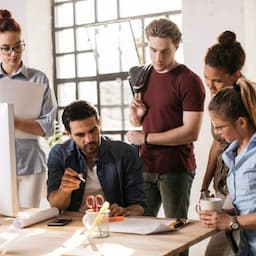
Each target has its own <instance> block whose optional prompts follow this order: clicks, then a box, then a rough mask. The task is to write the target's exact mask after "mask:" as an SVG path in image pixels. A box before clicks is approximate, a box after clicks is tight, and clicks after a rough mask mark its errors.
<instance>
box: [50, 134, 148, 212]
mask: <svg viewBox="0 0 256 256" xmlns="http://www.w3.org/2000/svg"><path fill="white" fill-rule="evenodd" d="M96 166H97V175H98V178H99V181H100V184H101V187H102V190H103V193H104V197H105V199H106V200H107V201H109V203H110V204H112V203H117V204H119V205H120V206H122V207H127V206H129V205H132V204H139V205H141V206H142V207H145V194H144V190H143V174H142V161H141V159H140V158H139V156H138V152H136V150H135V148H134V147H133V146H131V145H129V144H127V143H124V142H120V141H111V140H109V139H107V138H104V137H102V138H101V143H100V149H99V154H98V159H97V160H96ZM68 167H70V168H72V169H74V170H75V171H77V172H78V173H83V176H84V177H87V164H86V159H85V157H84V156H83V154H82V152H81V151H80V149H79V148H78V147H77V145H76V144H75V142H74V141H73V140H68V141H65V142H64V143H61V144H57V145H55V146H54V147H53V148H52V149H51V151H50V153H49V158H48V181H47V188H48V191H47V192H48V196H49V194H50V193H51V192H52V191H54V190H57V189H59V187H60V184H61V178H62V176H63V174H64V171H65V169H66V168H68ZM85 186H86V183H81V184H80V188H79V189H78V190H74V191H73V192H72V195H71V203H70V205H69V207H68V208H67V210H70V211H78V210H79V208H80V206H81V203H82V198H83V194H84V189H85Z"/></svg>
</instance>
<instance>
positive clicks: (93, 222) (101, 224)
mask: <svg viewBox="0 0 256 256" xmlns="http://www.w3.org/2000/svg"><path fill="white" fill-rule="evenodd" d="M83 224H84V227H85V229H86V231H87V232H88V235H89V238H102V237H108V236H109V210H107V211H104V212H95V211H93V210H91V209H90V210H87V211H86V212H85V215H84V216H83Z"/></svg>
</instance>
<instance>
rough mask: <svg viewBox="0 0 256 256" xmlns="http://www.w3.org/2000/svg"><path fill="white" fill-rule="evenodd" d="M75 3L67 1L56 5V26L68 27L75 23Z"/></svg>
mask: <svg viewBox="0 0 256 256" xmlns="http://www.w3.org/2000/svg"><path fill="white" fill-rule="evenodd" d="M73 20H74V19H73V4H72V3H65V4H61V5H57V6H55V27H57V28H58V27H67V26H72V25H73V23H74V22H73Z"/></svg>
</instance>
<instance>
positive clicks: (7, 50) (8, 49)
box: [0, 42, 25, 55]
mask: <svg viewBox="0 0 256 256" xmlns="http://www.w3.org/2000/svg"><path fill="white" fill-rule="evenodd" d="M0 50H1V53H2V54H3V55H10V54H11V53H12V51H15V52H16V53H22V52H23V51H24V50H25V43H24V42H22V43H20V44H18V45H15V46H13V47H12V46H5V47H0Z"/></svg>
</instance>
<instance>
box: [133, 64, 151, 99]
mask: <svg viewBox="0 0 256 256" xmlns="http://www.w3.org/2000/svg"><path fill="white" fill-rule="evenodd" d="M152 68H153V65H152V64H149V65H142V66H135V67H132V68H130V70H129V76H128V81H129V83H130V86H131V90H132V93H133V95H134V93H139V92H143V91H144V90H145V88H146V84H147V81H148V78H149V75H150V73H151V71H152Z"/></svg>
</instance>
